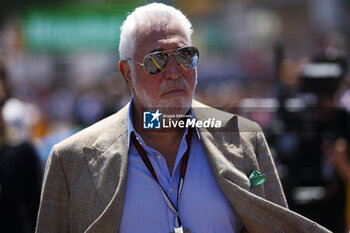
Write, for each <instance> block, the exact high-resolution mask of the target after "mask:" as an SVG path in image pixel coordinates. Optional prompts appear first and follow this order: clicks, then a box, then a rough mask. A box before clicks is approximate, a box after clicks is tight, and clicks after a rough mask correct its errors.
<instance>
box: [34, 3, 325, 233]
mask: <svg viewBox="0 0 350 233" xmlns="http://www.w3.org/2000/svg"><path fill="white" fill-rule="evenodd" d="M191 33H192V28H191V23H190V22H189V21H188V19H187V18H186V17H185V16H184V15H183V14H182V13H181V12H180V11H179V10H177V9H175V8H173V7H170V6H166V5H164V4H158V3H152V4H148V5H145V6H142V7H139V8H137V9H136V10H135V11H134V12H132V13H131V14H130V15H129V16H128V17H127V19H126V20H125V21H124V23H123V26H122V28H121V39H120V46H119V51H120V59H121V61H120V62H119V69H120V72H121V73H122V75H123V76H124V78H125V80H126V82H127V84H128V86H129V88H130V90H131V92H132V96H133V97H132V99H131V101H130V103H129V104H128V105H127V106H125V107H124V108H123V109H122V110H120V111H119V112H117V113H116V114H114V115H112V116H110V117H108V118H106V119H104V120H102V121H100V122H98V123H96V124H94V125H93V126H91V127H89V128H87V129H85V130H83V131H81V132H79V133H77V134H76V135H74V136H72V137H70V138H68V139H66V140H64V141H63V142H61V143H59V144H57V145H56V146H55V147H54V148H53V149H52V152H51V154H50V157H49V160H48V162H47V167H46V172H45V180H44V187H43V192H42V197H41V205H40V211H39V218H38V224H37V229H36V230H37V232H45V233H46V232H120V233H127V232H130V233H143V232H144V233H164V232H176V233H177V232H192V233H228V232H244V231H245V232H247V231H249V232H327V230H326V229H324V228H322V227H321V226H319V225H317V224H316V223H314V222H312V221H310V220H308V219H306V218H304V217H302V216H300V215H298V214H296V213H294V212H292V211H290V210H288V209H287V203H286V200H285V197H284V194H283V191H282V187H281V184H280V181H279V178H278V175H277V172H276V169H275V166H274V163H273V160H272V158H271V155H270V152H269V150H268V147H267V145H266V141H265V139H264V136H263V133H262V132H261V130H260V128H259V127H258V126H257V124H255V123H253V122H251V121H249V120H246V119H243V118H241V117H238V116H236V115H231V114H228V113H224V112H220V111H218V110H214V109H212V108H209V107H206V106H204V105H202V104H200V103H198V102H196V101H193V94H194V89H195V86H196V82H197V70H196V65H197V63H198V59H199V52H198V50H197V49H196V48H195V47H193V46H192V44H191ZM150 108H152V109H157V111H154V112H151V111H145V109H147V110H149V109H150ZM159 109H161V110H162V113H163V116H165V114H164V113H167V115H169V116H171V115H173V116H175V117H170V118H169V120H170V121H172V120H178V121H179V120H186V118H184V119H183V118H182V117H177V116H178V115H189V118H188V119H187V120H190V121H189V122H190V125H191V124H192V125H191V126H194V127H188V128H186V127H180V126H181V124H180V123H179V125H177V126H176V127H173V128H175V129H164V128H162V127H156V128H160V129H158V130H152V129H149V130H147V129H145V128H148V126H149V125H147V124H144V123H145V119H146V113H147V114H152V115H151V117H152V119H150V121H149V123H152V122H153V121H154V122H153V123H155V122H156V121H157V120H158V119H159V117H160V115H161V112H160V111H159ZM214 118H215V119H218V120H217V121H218V122H219V124H218V125H219V126H220V127H219V128H215V127H212V126H213V124H209V125H210V126H208V127H202V126H204V125H205V124H195V123H194V122H195V121H192V120H196V121H197V122H199V121H205V120H208V119H214ZM158 123H159V122H158ZM216 123H217V122H216ZM216 123H215V126H216ZM186 124H187V123H186ZM151 125H152V124H151ZM152 126H153V125H152ZM158 126H159V125H158ZM173 126H174V125H173ZM182 126H183V125H182ZM187 126H188V124H187Z"/></svg>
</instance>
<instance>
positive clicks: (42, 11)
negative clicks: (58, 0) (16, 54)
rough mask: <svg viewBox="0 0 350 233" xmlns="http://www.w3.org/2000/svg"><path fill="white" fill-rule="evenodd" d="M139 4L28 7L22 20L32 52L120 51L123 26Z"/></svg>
mask: <svg viewBox="0 0 350 233" xmlns="http://www.w3.org/2000/svg"><path fill="white" fill-rule="evenodd" d="M135 7H136V4H135V3H134V4H129V5H112V6H99V7H87V6H83V7H81V6H61V7H55V8H50V7H46V8H43V7H41V8H36V9H31V10H27V11H26V12H25V13H24V14H22V15H23V17H22V20H21V22H22V23H21V35H22V36H23V41H24V47H25V49H26V50H27V51H29V52H77V51H110V50H112V51H113V52H117V48H118V43H119V36H120V26H121V24H122V22H123V20H124V19H125V18H126V16H127V12H130V11H132V9H133V8H135Z"/></svg>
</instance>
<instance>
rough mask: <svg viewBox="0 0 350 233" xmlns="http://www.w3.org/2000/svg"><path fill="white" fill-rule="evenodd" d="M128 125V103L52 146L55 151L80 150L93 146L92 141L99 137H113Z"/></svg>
mask: <svg viewBox="0 0 350 233" xmlns="http://www.w3.org/2000/svg"><path fill="white" fill-rule="evenodd" d="M127 125H128V105H127V106H125V107H124V108H122V109H121V110H119V111H118V112H117V113H115V114H113V115H111V116H109V117H106V118H104V119H102V120H100V121H98V122H96V123H95V124H93V125H91V126H89V127H87V128H85V129H82V130H80V131H79V132H77V133H75V134H73V135H72V136H70V137H68V138H66V139H64V140H62V141H61V142H59V143H57V144H56V145H55V146H54V148H55V150H56V151H57V152H60V154H61V153H64V152H66V151H67V150H68V151H69V152H80V151H81V150H82V149H83V148H86V147H94V143H95V142H96V141H97V140H98V139H101V138H105V139H106V140H108V139H110V138H111V137H115V136H117V135H119V134H121V133H123V132H124V131H125V130H127Z"/></svg>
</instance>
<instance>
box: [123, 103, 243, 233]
mask: <svg viewBox="0 0 350 233" xmlns="http://www.w3.org/2000/svg"><path fill="white" fill-rule="evenodd" d="M128 124H129V125H128V134H129V135H128V137H129V163H128V173H127V182H126V192H125V200H124V210H123V215H122V219H121V223H120V229H119V233H169V232H173V231H174V222H175V216H176V215H175V213H174V212H172V211H171V209H170V208H169V207H168V206H167V204H166V202H165V199H164V197H163V195H162V191H161V188H160V187H159V185H158V183H157V182H156V181H155V180H154V178H153V176H152V175H151V173H150V172H149V170H148V169H147V167H146V165H145V164H144V162H143V161H142V159H141V157H140V155H139V154H138V152H137V150H136V147H135V146H134V144H133V142H132V140H131V138H130V134H131V132H135V135H136V136H137V137H138V138H139V142H140V144H141V145H142V147H143V148H144V150H145V151H146V153H147V156H148V158H149V160H150V161H151V163H152V165H153V168H154V170H155V172H156V175H157V177H158V179H159V182H160V184H161V185H162V187H163V189H164V190H165V192H166V193H167V195H168V196H169V197H170V199H171V201H172V202H173V203H174V204H175V205H176V203H177V202H176V201H177V189H178V183H179V177H180V170H181V162H182V156H183V154H184V152H185V151H186V149H187V143H186V136H185V135H186V134H187V131H186V132H185V133H184V136H183V138H182V141H181V143H180V147H179V150H178V152H177V157H176V160H175V165H174V170H173V176H171V175H170V173H169V169H168V167H167V164H166V160H165V159H164V157H163V155H162V154H161V153H159V152H158V151H156V150H155V149H153V148H151V147H149V146H147V145H146V144H145V142H144V140H143V139H142V138H141V137H140V135H139V134H138V133H137V132H136V131H135V130H134V126H133V123H132V99H131V101H130V107H129V122H128ZM179 213H180V218H181V221H182V225H183V227H184V228H189V229H190V232H191V233H234V232H239V231H240V230H241V227H242V225H241V222H240V221H239V219H238V217H236V216H235V213H234V210H233V209H232V207H231V205H230V203H229V202H228V201H227V199H226V197H225V196H224V194H223V193H222V191H221V190H220V188H219V186H218V184H217V182H216V180H215V177H214V175H213V173H212V171H211V169H210V167H209V163H208V160H207V158H206V154H205V152H204V149H203V146H202V143H201V140H200V135H199V134H198V131H197V130H195V131H194V133H193V134H192V142H191V148H190V156H189V160H188V165H187V171H186V176H185V182H184V186H183V189H182V193H181V197H180V200H179Z"/></svg>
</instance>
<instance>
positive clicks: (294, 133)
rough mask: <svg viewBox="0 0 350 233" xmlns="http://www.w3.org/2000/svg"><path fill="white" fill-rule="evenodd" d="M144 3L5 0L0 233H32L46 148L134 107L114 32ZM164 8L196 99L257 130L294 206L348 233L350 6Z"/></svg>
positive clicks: (212, 2) (277, 3)
mask: <svg viewBox="0 0 350 233" xmlns="http://www.w3.org/2000/svg"><path fill="white" fill-rule="evenodd" d="M147 2H150V1H141V0H114V1H112V0H103V1H97V0H89V1H81V0H74V1H64V0H62V1H60V2H59V3H58V2H57V1H52V0H40V1H25V0H1V8H0V58H1V59H0V77H1V79H0V107H1V112H2V114H0V115H1V117H0V140H1V141H0V214H1V216H0V219H1V220H0V228H2V229H6V227H5V228H4V227H3V226H8V227H9V228H8V229H11V230H9V231H8V232H32V231H33V223H34V222H35V218H36V211H37V206H38V198H39V194H38V193H39V192H40V186H41V179H42V174H43V170H44V167H45V163H46V159H47V156H48V154H49V152H50V150H51V148H52V146H53V145H54V144H55V143H57V142H59V141H60V140H62V139H64V138H66V137H68V136H69V135H71V134H73V133H74V132H76V131H78V130H79V129H82V128H84V127H86V126H88V125H91V124H93V123H94V122H96V121H98V120H100V119H102V118H103V117H106V116H108V115H110V114H113V113H114V112H116V111H118V110H119V109H120V108H121V107H122V106H124V105H125V104H126V103H127V102H128V101H129V100H130V92H129V90H128V89H127V86H126V84H125V82H124V79H123V78H122V76H121V74H120V73H119V71H118V66H117V64H118V59H119V58H118V43H119V34H120V31H119V28H120V26H121V24H122V22H123V20H124V19H125V17H126V16H127V14H128V12H131V11H132V10H133V9H134V8H135V7H136V6H139V5H142V4H144V3H147ZM161 2H163V3H166V4H169V5H174V6H176V7H178V8H180V9H182V11H183V12H184V13H185V14H186V15H187V16H188V17H189V18H190V20H191V21H192V24H193V28H194V34H193V44H194V45H195V46H196V47H198V48H199V50H200V53H201V55H200V56H201V57H200V64H199V67H198V86H197V90H196V99H197V100H200V101H202V102H203V103H205V104H208V105H211V106H214V107H218V108H222V109H225V110H226V111H230V112H234V113H238V114H240V115H243V116H246V117H248V118H250V119H252V120H255V121H257V122H259V124H260V125H261V126H262V128H263V130H264V132H265V133H266V137H267V140H268V142H269V145H270V147H271V152H272V154H273V156H274V159H275V162H276V165H277V168H278V171H279V174H280V177H281V181H282V184H283V188H284V190H285V193H286V196H287V199H288V203H289V206H290V208H291V209H292V210H294V211H296V212H298V213H300V214H302V215H304V216H306V217H308V218H310V219H312V220H314V221H316V222H318V223H320V224H321V225H323V226H325V227H327V228H329V229H330V230H332V231H334V232H339V233H343V232H349V226H350V204H349V203H350V188H348V185H347V184H350V162H349V161H348V160H349V152H348V142H349V140H350V137H349V134H350V121H349V120H350V118H349V111H350V89H349V88H350V77H349V75H348V73H347V67H348V65H349V58H350V56H349V42H350V37H349V36H350V30H349V28H350V27H349V26H350V18H349V11H350V0H259V1H258V0H192V1H185V0H177V1H176V0H174V1H161ZM13 203H17V204H16V205H17V207H18V208H17V209H16V208H14V207H13V206H14V205H13ZM14 227H17V228H14ZM5 232H7V231H5Z"/></svg>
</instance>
